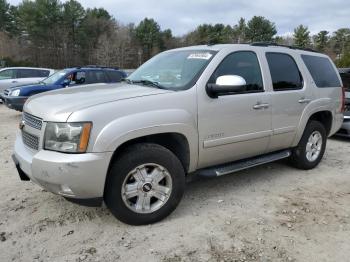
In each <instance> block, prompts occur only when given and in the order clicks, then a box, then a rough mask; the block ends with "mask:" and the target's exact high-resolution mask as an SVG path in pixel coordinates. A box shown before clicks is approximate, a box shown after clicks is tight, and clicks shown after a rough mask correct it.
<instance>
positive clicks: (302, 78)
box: [265, 51, 305, 92]
mask: <svg viewBox="0 0 350 262" xmlns="http://www.w3.org/2000/svg"><path fill="white" fill-rule="evenodd" d="M267 54H278V55H286V56H289V57H290V58H291V59H292V61H293V62H294V64H295V66H296V68H297V69H298V72H299V76H300V79H301V86H300V87H290V88H284V89H275V88H274V87H273V80H272V74H271V69H270V65H269V62H268V59H267V56H266V55H267ZM265 59H266V62H267V65H268V69H269V73H270V78H271V84H272V91H273V92H283V91H293V90H303V89H304V88H305V80H304V76H303V74H302V73H301V70H300V68H299V66H298V63H297V62H296V61H295V59H294V57H293V56H291V55H290V54H288V53H283V52H269V51H267V52H265Z"/></svg>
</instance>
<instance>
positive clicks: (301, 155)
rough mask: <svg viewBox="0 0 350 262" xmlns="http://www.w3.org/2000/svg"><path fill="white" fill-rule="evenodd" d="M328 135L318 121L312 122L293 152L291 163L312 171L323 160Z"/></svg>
mask: <svg viewBox="0 0 350 262" xmlns="http://www.w3.org/2000/svg"><path fill="white" fill-rule="evenodd" d="M326 143H327V133H326V129H325V128H324V126H323V125H322V124H321V123H320V122H318V121H314V120H312V121H310V122H309V123H308V124H307V126H306V128H305V131H304V134H303V136H302V137H301V139H300V142H299V144H298V146H297V147H296V148H294V149H293V151H292V156H291V162H292V164H293V165H294V166H295V167H297V168H300V169H305V170H307V169H312V168H314V167H316V166H317V165H318V164H319V163H320V161H321V160H322V157H323V154H324V152H325V149H326Z"/></svg>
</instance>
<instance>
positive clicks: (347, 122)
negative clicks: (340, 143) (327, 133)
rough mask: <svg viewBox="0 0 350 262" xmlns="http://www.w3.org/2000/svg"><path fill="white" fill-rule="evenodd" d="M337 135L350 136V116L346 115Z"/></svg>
mask: <svg viewBox="0 0 350 262" xmlns="http://www.w3.org/2000/svg"><path fill="white" fill-rule="evenodd" d="M336 135H337V136H342V137H349V138H350V116H344V122H343V124H342V126H341V127H340V129H339V131H338V132H337V134H336Z"/></svg>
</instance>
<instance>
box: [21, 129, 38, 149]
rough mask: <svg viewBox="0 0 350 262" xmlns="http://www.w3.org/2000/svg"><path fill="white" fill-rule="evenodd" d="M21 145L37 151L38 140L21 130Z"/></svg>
mask: <svg viewBox="0 0 350 262" xmlns="http://www.w3.org/2000/svg"><path fill="white" fill-rule="evenodd" d="M22 139H23V143H24V144H25V145H26V146H27V147H30V148H32V149H34V150H38V149H39V138H38V137H37V136H34V135H31V134H29V133H27V132H26V131H24V130H22Z"/></svg>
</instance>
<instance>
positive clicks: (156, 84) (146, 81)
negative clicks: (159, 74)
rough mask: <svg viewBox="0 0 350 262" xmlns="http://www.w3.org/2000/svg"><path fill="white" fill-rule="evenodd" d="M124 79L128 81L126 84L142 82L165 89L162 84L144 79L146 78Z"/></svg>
mask: <svg viewBox="0 0 350 262" xmlns="http://www.w3.org/2000/svg"><path fill="white" fill-rule="evenodd" d="M125 81H126V82H127V83H128V84H143V85H145V86H154V87H156V88H159V89H166V88H165V87H164V86H162V85H160V84H159V83H158V82H153V81H151V80H146V79H143V80H134V81H133V80H130V79H125Z"/></svg>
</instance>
